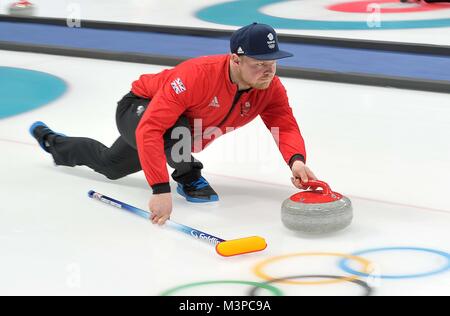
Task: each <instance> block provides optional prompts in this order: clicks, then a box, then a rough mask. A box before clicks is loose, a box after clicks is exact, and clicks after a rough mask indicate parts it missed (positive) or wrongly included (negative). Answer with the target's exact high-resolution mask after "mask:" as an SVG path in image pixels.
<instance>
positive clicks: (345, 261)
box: [339, 247, 450, 279]
mask: <svg viewBox="0 0 450 316" xmlns="http://www.w3.org/2000/svg"><path fill="white" fill-rule="evenodd" d="M398 250H400V251H418V252H427V253H432V254H436V255H439V256H441V257H443V258H445V259H446V260H447V263H446V264H445V265H444V266H443V267H441V268H438V269H436V270H434V271H429V272H424V273H417V274H405V275H374V277H375V278H380V279H413V278H422V277H428V276H432V275H436V274H441V273H444V272H446V271H448V270H450V254H449V253H447V252H444V251H440V250H434V249H428V248H416V247H387V248H374V249H367V250H361V251H358V252H354V253H352V255H353V256H362V255H365V254H368V253H373V252H382V251H398ZM348 262H349V259H346V258H344V259H342V260H340V261H339V268H341V269H342V270H344V271H345V272H347V273H350V274H353V275H358V276H362V277H369V276H371V275H369V274H367V273H363V272H359V271H356V270H353V269H352V268H350V267H349V266H348Z"/></svg>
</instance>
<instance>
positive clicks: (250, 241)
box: [88, 190, 267, 257]
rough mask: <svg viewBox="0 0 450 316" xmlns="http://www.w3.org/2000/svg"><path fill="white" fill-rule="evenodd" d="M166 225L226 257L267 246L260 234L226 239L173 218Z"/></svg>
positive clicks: (108, 201) (128, 207)
mask: <svg viewBox="0 0 450 316" xmlns="http://www.w3.org/2000/svg"><path fill="white" fill-rule="evenodd" d="M88 196H89V197H90V198H92V199H96V200H99V201H101V202H103V203H106V204H109V205H112V206H115V207H117V208H120V209H123V210H126V211H129V212H131V213H134V214H136V215H139V216H141V217H144V218H146V219H150V216H151V213H150V212H147V211H144V210H142V209H139V208H137V207H134V206H131V205H129V204H126V203H123V202H121V201H117V200H115V199H112V198H110V197H108V196H106V195H103V194H100V193H98V192H95V191H92V190H91V191H89V193H88ZM165 225H167V226H168V227H170V228H173V229H175V230H177V231H179V232H182V233H185V234H187V235H189V236H191V237H193V238H196V239H200V240H204V241H206V242H209V243H210V244H212V245H214V246H215V247H216V251H217V253H218V254H219V255H221V256H224V257H231V256H237V255H242V254H246V253H251V252H257V251H262V250H264V249H266V247H267V244H266V241H265V240H264V238H262V237H258V236H252V237H245V238H240V239H233V240H224V239H222V238H219V237H216V236H213V235H210V234H207V233H205V232H202V231H200V230H197V229H194V228H191V227H189V226H186V225H182V224H178V223H176V222H174V221H171V220H167V221H166V223H165Z"/></svg>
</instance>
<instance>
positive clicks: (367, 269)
mask: <svg viewBox="0 0 450 316" xmlns="http://www.w3.org/2000/svg"><path fill="white" fill-rule="evenodd" d="M307 256H332V257H341V258H347V259H350V260H355V261H357V262H359V263H360V264H361V266H362V272H364V273H365V274H370V273H371V271H372V269H371V267H372V263H371V262H370V261H368V260H366V259H364V258H361V257H357V256H353V255H349V254H343V253H332V252H305V253H294V254H289V255H283V256H278V257H273V258H269V259H267V260H264V261H262V262H260V263H258V264H257V265H256V266H255V267H254V268H253V272H254V273H255V274H256V275H257V276H258V277H260V278H261V279H264V280H266V281H271V280H273V279H280V278H283V276H279V277H276V278H275V277H271V276H269V275H267V274H266V273H264V272H263V268H264V267H266V266H267V265H269V264H271V263H274V262H276V261H280V260H283V259H286V258H292V257H307ZM358 278H359V277H358V276H349V277H342V278H340V279H336V280H325V281H290V280H282V281H277V282H276V283H284V284H302V285H319V284H334V283H341V282H350V281H353V280H357V279H358Z"/></svg>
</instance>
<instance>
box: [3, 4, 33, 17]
mask: <svg viewBox="0 0 450 316" xmlns="http://www.w3.org/2000/svg"><path fill="white" fill-rule="evenodd" d="M34 9H35V7H34V5H33V4H32V3H31V2H28V1H18V2H14V3H13V4H11V5H10V6H9V8H8V13H9V14H10V15H15V16H30V15H33V14H34Z"/></svg>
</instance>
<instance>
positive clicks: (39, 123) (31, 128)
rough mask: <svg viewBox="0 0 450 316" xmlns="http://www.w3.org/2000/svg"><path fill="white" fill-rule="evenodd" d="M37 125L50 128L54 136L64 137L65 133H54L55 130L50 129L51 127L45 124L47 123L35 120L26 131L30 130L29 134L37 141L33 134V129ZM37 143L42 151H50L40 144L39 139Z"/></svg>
mask: <svg viewBox="0 0 450 316" xmlns="http://www.w3.org/2000/svg"><path fill="white" fill-rule="evenodd" d="M39 126H43V127H44V128H48V129H49V130H51V131H52V133H53V134H55V135H56V136H62V137H66V135H64V134H61V133H56V132H55V131H53V130H52V129H51V128H49V127H48V126H47V124H45V123H44V122H41V121H37V122H34V123H33V125H31V126H30V128H29V130H28V131H29V132H30V135H31V136H33V138H34V139H36V140H37V141H38V139H37V138H36V136H34V130H35V129H36V128H37V127H39ZM38 144H39V146H40V147H41V148H42V149H43V150H44V151H46V152H48V153H50V152H49V151H48V150H47V149H46V148H45V146H44V144H41V143H40V142H39V141H38Z"/></svg>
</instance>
